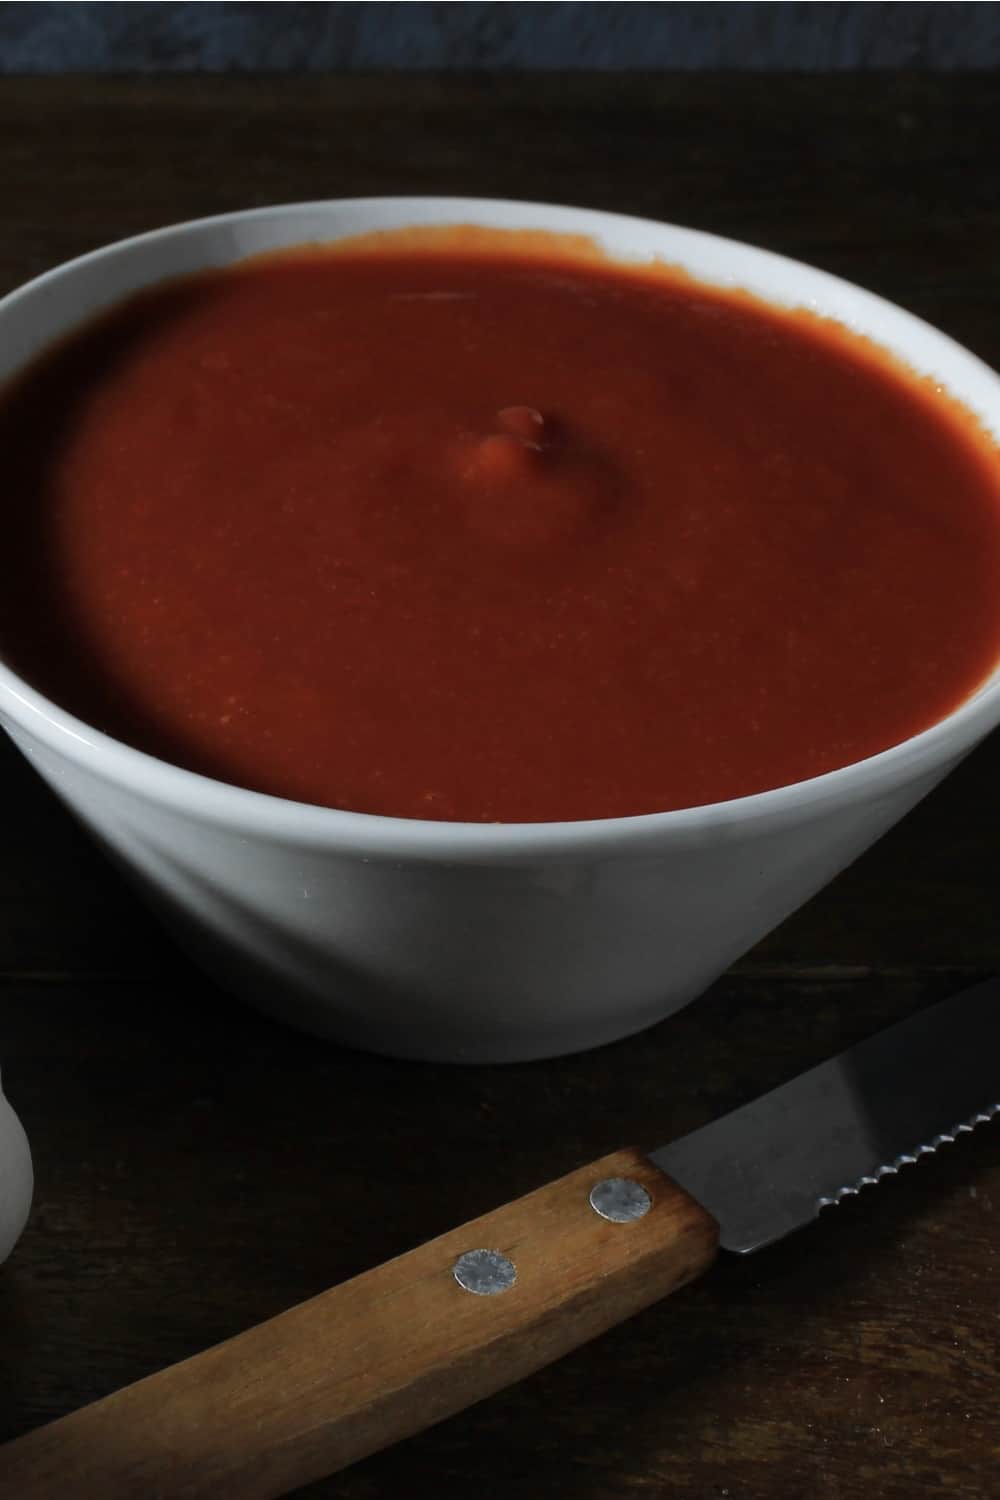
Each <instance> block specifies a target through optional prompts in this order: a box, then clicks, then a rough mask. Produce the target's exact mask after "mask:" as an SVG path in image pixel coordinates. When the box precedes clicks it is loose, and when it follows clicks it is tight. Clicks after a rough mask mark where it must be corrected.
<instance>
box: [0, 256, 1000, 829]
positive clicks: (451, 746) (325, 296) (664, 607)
mask: <svg viewBox="0 0 1000 1500" xmlns="http://www.w3.org/2000/svg"><path fill="white" fill-rule="evenodd" d="M0 453H2V462H3V474H4V477H5V483H4V498H3V501H2V513H0V514H2V523H0V524H2V535H3V545H2V552H0V649H2V651H3V654H4V656H5V658H6V659H7V660H8V661H9V662H10V664H11V665H13V666H14V667H15V668H16V669H17V670H19V671H21V672H22V673H23V674H24V675H25V676H26V677H27V678H28V679H29V680H30V681H32V682H33V683H34V684H35V685H37V686H38V687H39V688H41V689H42V690H43V691H44V692H46V693H47V694H49V695H50V696H51V697H52V698H54V699H55V700H56V701H57V702H58V703H60V704H62V705H64V706H65V707H67V708H69V709H70V710H71V711H73V712H74V713H76V714H78V715H79V716H81V717H82V718H84V719H85V720H87V721H89V722H90V723H92V724H94V725H96V726H97V727H99V728H101V729H103V730H105V731H107V732H109V733H111V734H113V735H116V736H118V737H120V738H121V739H124V740H125V741H127V742H129V743H131V744H133V745H137V746H139V747H140V748H142V749H145V750H148V751H151V752H152V753H153V754H156V755H159V756H161V757H163V758H165V759H167V760H172V761H174V762H176V763H177V764H180V765H183V766H187V767H189V768H191V769H194V770H197V771H202V772H204V773H206V774H208V775H210V776H215V777H218V778H220V779H222V780H224V781H230V782H235V783H237V784H240V785H244V786H248V787H253V788H256V789H258V790H261V791H265V792H271V793H276V794H278V795H280V796H285V797H292V798H296V799H299V800H302V801H308V802H315V803H321V804H327V805H331V806H335V807H340V808H348V809H355V810H360V811H365V812H375V813H389V814H396V815H401V816H409V817H425V818H443V819H462V820H471V821H479V820H483V821H487V820H489V821H500V822H508V821H521V820H524V821H534V820H546V819H563V818H566V819H575V818H595V817H609V816H618V815H623V814H629V813H645V812H651V811H656V810H660V809H667V808H676V807H683V806H689V805H693V804H698V803H705V802H712V801H717V800H720V799H724V798H729V797H736V796H740V795H742V794H745V793H749V792H756V791H760V790H763V789H766V788H770V787H775V786H779V785H782V784H785V783H789V782H793V781H797V780H801V779H803V778H806V777H810V776H815V775H817V774H818V773H820V772H823V771H828V770H831V769H833V768H834V767H837V766H842V765H844V764H847V763H849V762H851V761H855V760H858V759H861V758H863V757H865V756H867V755H870V754H872V753H874V752H875V751H878V750H881V749H884V748H886V747H888V746H889V745H892V744H894V743H896V742H898V741H899V740H901V739H904V738H906V737H907V736H909V735H911V734H913V733H914V732H915V731H918V730H920V729H922V728H924V727H926V726H927V725H929V724H930V723H931V722H933V721H934V720H935V719H936V718H938V717H940V716H941V715H942V714H944V713H946V712H947V711H949V710H950V709H952V708H954V707H955V706H956V705H957V704H958V703H959V702H960V700H961V699H962V698H963V697H964V696H966V695H967V694H969V693H970V692H971V691H973V690H974V689H975V688H976V686H977V685H978V684H979V683H980V682H981V680H982V679H983V678H984V676H985V675H986V674H987V673H988V672H989V671H990V669H991V668H992V667H993V665H994V663H995V661H996V659H997V656H998V652H1000V498H998V497H1000V469H998V461H997V453H996V449H995V448H994V447H993V445H992V444H991V443H990V442H989V440H988V439H987V438H986V437H985V435H984V434H983V433H982V431H981V430H980V429H979V428H978V427H977V426H976V424H975V422H974V421H973V420H972V419H971V418H970V417H969V416H968V415H967V414H965V413H963V411H962V410H961V409H960V408H959V407H958V406H957V405H956V404H955V403H954V402H951V401H950V400H949V399H948V398H946V397H943V396H941V395H940V394H939V393H937V392H935V390H934V389H933V388H932V387H931V386H930V385H929V384H927V383H922V382H921V381H920V380H918V379H917V378H916V377H915V376H912V375H910V374H908V373H907V372H906V371H905V370H903V369H902V367H900V366H897V365H895V364H894V363H893V362H892V361H891V360H890V359H889V358H888V356H884V355H881V354H880V353H879V352H878V351H877V350H875V349H874V348H873V347H872V346H870V345H868V344H866V343H865V342H864V341H862V340H859V339H854V338H852V337H851V336H850V335H849V334H847V333H846V332H845V331H844V330H843V329H840V328H838V327H837V326H835V325H832V324H828V323H824V322H822V321H820V320H818V319H816V318H813V317H812V316H810V315H809V314H806V313H797V314H792V313H787V314H786V313H781V312H776V311H773V310H769V309H768V308H767V307H766V306H764V305H763V304H761V303H758V302H756V301H754V300H753V299H752V298H750V297H749V296H746V295H744V294H739V293H724V292H720V291H716V290H712V289H709V288H705V287H701V286H699V285H698V284H697V283H695V282H693V281H691V280H689V279H688V278H686V277H683V276H682V275H676V276H672V275H671V274H670V273H668V272H666V271H649V270H647V271H634V272H633V271H630V270H627V269H623V268H621V267H614V266H611V265H606V264H602V263H601V262H600V261H599V260H598V259H597V258H596V257H591V258H590V260H587V259H586V258H575V257H574V255H573V254H572V253H571V252H569V251H566V250H564V251H563V252H562V255H561V257H560V255H559V254H556V253H554V252H551V251H549V252H546V253H544V254H543V253H541V252H540V251H531V250H530V248H529V249H528V250H525V251H524V252H523V253H513V252H512V251H511V249H510V248H509V247H504V246H502V245H498V246H494V248H493V250H492V251H491V250H490V249H489V246H488V245H487V246H484V245H482V244H478V247H477V248H475V247H474V248H473V249H470V248H469V247H468V246H465V247H464V248H463V247H462V244H461V242H460V240H459V239H456V241H455V244H454V246H453V247H452V248H450V249H449V248H448V243H447V242H439V243H437V244H435V245H433V246H430V247H429V248H425V249H424V250H420V249H419V247H418V248H414V247H413V246H409V247H407V246H405V245H404V246H403V247H402V248H400V247H399V246H396V248H395V249H393V248H392V245H391V243H389V244H388V246H387V245H382V246H381V247H379V248H377V249H376V248H373V247H372V246H367V247H366V246H365V245H363V244H361V245H359V246H358V247H356V248H355V249H354V250H353V251H352V250H346V251H345V250H344V249H343V248H341V250H340V251H339V252H338V253H336V254H331V253H328V252H324V251H321V250H316V251H314V252H303V251H300V252H296V253H295V254H294V255H288V256H283V257H273V258H271V259H269V260H263V261H259V262H247V263H245V264H244V265H243V266H241V267H237V268H235V269H229V270H226V271H223V272H218V273H210V274H205V275H201V276H199V277H196V278H193V279H190V280H187V281H182V282H174V283H172V284H168V285H166V286H165V287H163V288H161V289H158V290H154V291H152V292H150V293H147V294H144V295H143V296H141V297H139V298H138V299H133V300H132V301H130V302H129V303H126V304H124V305H122V306H121V307H120V308H118V309H117V310H116V311H114V312H113V313H112V314H111V315H109V316H106V317H105V318H104V319H103V320H101V321H100V322H98V323H96V324H94V325H91V326H90V327H89V328H87V329H86V330H84V331H83V332H82V333H81V334H78V335H76V336H75V337H74V338H73V339H72V340H71V341H69V342H67V343H65V344H63V345H62V346H60V347H59V348H57V349H56V350H54V351H52V352H51V353H50V354H49V355H47V356H46V358H45V359H44V360H43V361H42V362H40V363H39V364H37V365H36V366H35V367H34V368H33V369H32V370H31V371H30V372H29V373H28V374H27V375H26V376H24V377H22V378H21V380H20V381H19V383H18V384H17V385H15V386H14V387H13V388H12V389H9V390H8V391H7V393H6V395H5V397H4V399H3V401H2V403H0Z"/></svg>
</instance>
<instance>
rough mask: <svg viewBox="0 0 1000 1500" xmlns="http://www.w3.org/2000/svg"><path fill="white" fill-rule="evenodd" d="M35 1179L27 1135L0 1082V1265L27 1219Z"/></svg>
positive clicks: (18, 1237) (14, 1243) (19, 1234)
mask: <svg viewBox="0 0 1000 1500" xmlns="http://www.w3.org/2000/svg"><path fill="white" fill-rule="evenodd" d="M34 1181H35V1179H34V1172H33V1170H32V1165H31V1148H30V1147H29V1145H28V1137H27V1136H26V1135H25V1133H24V1127H23V1125H22V1124H21V1121H20V1120H19V1119H18V1117H17V1115H16V1114H15V1113H14V1110H13V1108H12V1107H11V1105H10V1103H9V1102H8V1100H7V1099H6V1098H5V1096H4V1093H3V1088H2V1086H0V1265H2V1264H3V1262H4V1261H5V1260H6V1259H7V1257H8V1255H10V1253H11V1251H12V1250H13V1248H14V1246H15V1245H16V1244H17V1242H18V1240H19V1239H20V1237H21V1232H22V1230H23V1229H24V1226H25V1224H26V1223H27V1222H28V1214H29V1213H30V1211H31V1198H32V1194H33V1192H34Z"/></svg>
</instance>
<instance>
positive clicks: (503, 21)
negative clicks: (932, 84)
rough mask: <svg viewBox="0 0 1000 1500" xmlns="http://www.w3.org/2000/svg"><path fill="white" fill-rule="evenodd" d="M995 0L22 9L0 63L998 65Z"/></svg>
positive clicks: (113, 68)
mask: <svg viewBox="0 0 1000 1500" xmlns="http://www.w3.org/2000/svg"><path fill="white" fill-rule="evenodd" d="M998 12H1000V7H998V6H997V5H994V4H988V5H983V4H978V5H977V4H965V3H959V0H956V3H953V4H924V5H920V4H875V3H872V4H815V5H808V4H796V3H784V4H753V3H748V4H744V5H730V4H658V5H648V4H574V3H565V4H537V5H518V4H509V5H504V4H492V5H491V4H451V5H442V4H437V5H427V4H410V5H406V4H367V5H361V4H345V5H318V4H314V5H304V4H294V3H288V4H260V5H247V4H215V3H205V4H121V5H110V4H77V5H72V4H48V5H45V4H13V5H0V72H5V73H58V72H175V71H176V72H187V71H209V72H212V71H245V72H258V71H270V70H273V71H285V70H302V71H306V72H317V71H319V72H322V71H326V70H328V69H371V68H518V69H520V68H636V67H640V68H684V69H688V68H695V69H697V68H740V69H756V68H773V69H787V68H806V69H823V70H825V69H832V70H837V69H845V68H847V69H858V68H865V69H868V68H921V69H925V68H929V69H935V70H937V69H941V70H949V69H964V68H995V67H997V66H998V64H1000V14H998Z"/></svg>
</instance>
